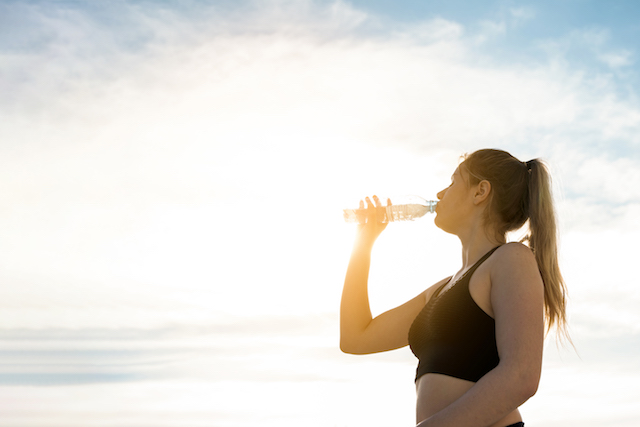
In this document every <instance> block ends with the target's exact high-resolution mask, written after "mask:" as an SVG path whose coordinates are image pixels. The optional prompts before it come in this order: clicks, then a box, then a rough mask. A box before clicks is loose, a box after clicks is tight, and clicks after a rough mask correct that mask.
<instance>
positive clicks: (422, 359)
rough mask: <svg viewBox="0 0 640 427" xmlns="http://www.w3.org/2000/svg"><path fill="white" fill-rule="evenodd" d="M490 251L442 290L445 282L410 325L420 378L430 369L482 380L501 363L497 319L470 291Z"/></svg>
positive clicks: (410, 338)
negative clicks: (485, 310)
mask: <svg viewBox="0 0 640 427" xmlns="http://www.w3.org/2000/svg"><path fill="white" fill-rule="evenodd" d="M496 249H498V247H496V248H493V249H492V250H490V251H489V252H488V253H486V254H485V255H484V256H483V257H482V258H480V260H479V261H478V262H476V263H475V264H474V265H473V267H471V268H470V269H469V270H467V271H466V272H465V273H464V275H463V276H462V277H461V278H460V279H459V280H458V281H457V282H456V283H454V284H453V286H452V287H451V288H449V290H447V291H445V292H443V293H442V294H440V291H441V290H442V288H444V287H445V286H446V283H445V284H444V285H442V286H441V287H440V288H438V290H437V291H436V292H435V293H434V294H433V296H432V297H431V299H430V300H429V302H428V303H427V304H426V305H425V307H424V308H423V309H422V311H421V312H420V313H419V314H418V316H417V317H416V318H415V320H414V321H413V324H412V325H411V328H409V346H410V347H411V351H412V352H413V354H415V355H416V357H417V358H418V360H419V362H418V369H417V372H416V381H417V380H418V378H420V377H421V376H422V375H424V374H427V373H438V374H444V375H449V376H452V377H456V378H461V379H463V380H468V381H473V382H476V381H478V380H479V379H480V378H481V377H482V376H484V375H485V374H486V373H487V372H489V371H490V370H492V369H493V368H495V367H496V366H497V365H498V362H499V361H500V358H499V356H498V348H497V345H496V333H495V326H496V324H495V321H494V319H493V318H492V317H491V316H489V315H488V314H487V313H485V312H484V311H483V310H482V309H481V308H480V307H478V305H477V304H476V302H475V301H474V300H473V298H472V297H471V294H470V293H469V280H470V279H471V276H472V275H473V273H474V272H475V271H476V269H477V268H478V267H479V266H480V264H482V263H483V262H484V261H485V260H486V259H487V258H489V256H491V254H492V253H493V252H494V251H495V250H496Z"/></svg>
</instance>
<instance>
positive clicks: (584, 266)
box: [0, 0, 640, 427]
mask: <svg viewBox="0 0 640 427" xmlns="http://www.w3.org/2000/svg"><path fill="white" fill-rule="evenodd" d="M639 18H640V5H639V4H638V3H637V2H635V1H612V2H607V3H605V2H598V1H593V0H559V1H553V2H552V1H537V2H523V1H501V0H492V1H478V2H469V1H460V0H455V1H440V0H438V1H420V2H419V1H408V0H407V1H403V0H399V1H393V2H391V1H362V0H357V1H324V0H323V1H321V0H290V1H285V0H281V1H278V0H266V1H244V0H243V1H233V2H232V1H210V2H205V1H196V0H191V1H156V2H153V1H139V2H135V1H110V2H89V1H71V0H61V1H7V0H0V93H1V94H2V96H0V195H1V197H2V198H1V200H2V203H1V204H0V253H1V254H2V262H1V263H0V280H1V282H0V283H1V286H0V402H1V403H0V421H1V422H0V424H2V425H11V426H16V427H27V426H29V427H31V426H38V427H40V426H42V427H45V426H46V427H49V426H51V427H54V426H56V427H58V426H66V427H73V426H135V427H137V426H140V427H143V426H145V427H146V426H160V427H162V426H181V427H182V426H186V427H189V426H220V427H244V426H249V425H255V424H256V423H260V424H261V425H264V426H294V425H300V424H303V423H304V425H310V426H353V425H362V424H367V425H370V426H390V425H394V426H410V425H414V424H415V420H414V413H415V412H414V408H415V406H414V405H415V390H414V383H413V380H414V375H415V368H416V363H417V361H416V359H415V358H414V356H413V355H412V354H411V352H410V351H409V350H408V349H406V348H405V349H401V350H398V351H394V352H389V353H386V354H376V355H370V356H352V355H346V354H342V353H341V352H340V351H339V349H338V320H339V319H338V308H339V300H340V292H341V287H342V284H343V280H344V273H345V270H346V265H347V262H348V258H349V254H350V250H351V245H352V242H353V237H354V228H353V226H352V225H349V224H345V223H344V222H343V220H342V212H341V211H342V209H343V208H349V207H354V206H356V205H357V202H358V200H360V199H361V198H362V197H364V196H367V195H372V194H378V195H381V196H389V197H392V198H396V200H398V199H397V198H401V197H402V196H405V195H420V196H422V197H424V198H425V199H434V198H435V194H436V193H437V192H438V191H439V190H441V189H442V188H444V187H446V186H447V185H448V184H449V181H450V176H451V174H452V172H453V171H454V169H455V168H456V166H457V165H458V163H459V161H460V156H461V155H463V154H464V153H469V152H472V151H474V150H476V149H480V148H501V149H505V150H507V151H509V152H511V153H512V154H513V155H515V156H516V157H518V158H519V159H521V160H524V161H526V160H529V159H531V158H536V157H539V158H542V159H544V160H545V161H547V163H548V165H549V167H550V170H551V173H552V176H553V179H554V196H555V201H556V207H557V212H558V216H559V228H560V251H559V258H560V262H561V268H562V271H563V274H564V276H565V279H566V281H567V284H568V288H569V306H568V314H569V320H570V325H569V326H570V333H571V336H572V339H573V342H574V344H575V347H576V350H575V351H574V350H573V349H572V348H571V347H570V346H567V345H565V346H562V345H558V344H556V342H555V338H554V336H553V334H551V335H550V336H549V337H548V338H547V342H546V346H545V359H544V366H543V376H542V380H541V383H540V388H539V390H538V393H537V394H536V396H534V397H533V398H532V399H531V400H530V401H528V402H526V403H525V404H524V405H523V407H522V408H521V412H522V414H523V417H524V420H525V422H526V423H527V426H529V425H532V426H544V427H556V426H566V425H581V426H585V427H596V426H602V425H607V426H609V427H631V426H636V425H637V420H638V419H640V409H638V408H637V402H638V400H639V399H640V386H639V384H640V368H639V367H638V364H637V360H638V358H639V357H640V310H638V308H639V306H640V288H639V287H638V284H639V283H638V280H637V279H636V275H635V274H634V273H633V266H634V265H636V262H637V261H636V259H635V255H636V254H637V244H636V242H637V241H638V238H639V237H640V226H639V225H638V221H637V219H636V218H638V216H639V215H640V190H639V188H640V168H639V167H638V166H637V165H638V162H639V161H640V99H639V93H640V74H639V69H638V58H639V57H638V55H639V54H640V42H639V40H640V24H639V22H640V19H639ZM460 266H461V259H460V245H459V241H457V239H456V238H455V237H454V236H451V235H447V234H445V233H442V232H441V231H440V230H438V229H437V228H436V227H435V226H434V225H433V221H432V217H425V218H422V219H420V220H417V221H415V222H411V223H394V224H392V225H390V226H389V227H388V228H387V230H386V231H385V233H384V234H383V235H382V236H381V237H380V239H379V240H378V242H377V244H376V247H375V249H374V253H373V265H372V269H371V276H370V298H371V306H372V310H373V312H374V314H378V313H380V312H382V311H385V310H387V309H389V308H393V307H395V306H396V305H398V304H401V303H402V302H404V301H406V300H407V299H409V298H411V297H413V296H415V295H416V294H418V293H420V292H421V291H422V290H424V289H425V288H426V287H428V286H430V285H431V284H433V283H435V282H436V281H439V280H441V279H442V278H444V277H447V276H449V275H451V274H453V273H454V272H455V271H457V270H458V269H459V268H460Z"/></svg>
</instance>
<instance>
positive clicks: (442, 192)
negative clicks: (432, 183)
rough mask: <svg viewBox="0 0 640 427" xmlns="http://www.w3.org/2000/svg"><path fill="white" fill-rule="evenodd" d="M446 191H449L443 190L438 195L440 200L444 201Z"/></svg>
mask: <svg viewBox="0 0 640 427" xmlns="http://www.w3.org/2000/svg"><path fill="white" fill-rule="evenodd" d="M446 191H447V189H446V188H445V189H444V190H442V191H440V192H439V193H438V194H436V197H437V198H438V200H442V198H443V197H444V193H445V192H446Z"/></svg>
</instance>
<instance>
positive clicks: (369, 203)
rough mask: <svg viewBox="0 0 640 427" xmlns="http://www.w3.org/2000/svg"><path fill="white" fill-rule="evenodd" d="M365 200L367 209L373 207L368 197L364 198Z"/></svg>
mask: <svg viewBox="0 0 640 427" xmlns="http://www.w3.org/2000/svg"><path fill="white" fill-rule="evenodd" d="M364 199H365V200H366V201H367V209H370V208H372V207H373V203H372V202H371V199H370V198H368V197H365V198H364Z"/></svg>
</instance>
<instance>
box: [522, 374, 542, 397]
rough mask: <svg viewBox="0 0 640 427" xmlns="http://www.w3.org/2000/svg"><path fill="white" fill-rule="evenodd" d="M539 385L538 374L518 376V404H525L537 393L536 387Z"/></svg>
mask: <svg viewBox="0 0 640 427" xmlns="http://www.w3.org/2000/svg"><path fill="white" fill-rule="evenodd" d="M539 384H540V373H539V372H538V373H537V374H536V373H533V372H532V373H528V374H525V375H520V376H519V378H518V388H517V390H518V391H517V395H518V396H519V398H520V399H519V400H520V401H521V403H520V404H522V403H524V402H526V401H527V400H529V399H530V398H531V397H533V396H534V395H535V394H536V393H537V392H538V385H539Z"/></svg>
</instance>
